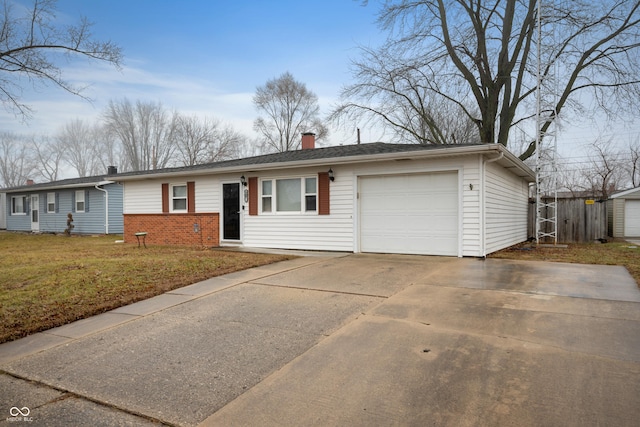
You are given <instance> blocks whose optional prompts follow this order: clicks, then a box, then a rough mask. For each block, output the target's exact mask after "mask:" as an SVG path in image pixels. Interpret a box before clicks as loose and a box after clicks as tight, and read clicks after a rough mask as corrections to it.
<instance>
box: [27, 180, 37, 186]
mask: <svg viewBox="0 0 640 427" xmlns="http://www.w3.org/2000/svg"><path fill="white" fill-rule="evenodd" d="M35 183H36V182H35V181H34V180H32V179H28V180H27V185H33V184H35Z"/></svg>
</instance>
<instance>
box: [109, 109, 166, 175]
mask: <svg viewBox="0 0 640 427" xmlns="http://www.w3.org/2000/svg"><path fill="white" fill-rule="evenodd" d="M104 121H105V125H106V129H107V130H108V132H110V134H111V135H113V136H114V137H115V138H117V139H118V140H119V142H120V144H122V149H123V153H124V158H123V160H124V164H123V165H122V170H123V171H125V170H131V171H139V170H154V169H159V168H164V167H168V166H171V165H172V164H173V163H172V162H173V161H174V158H173V152H174V149H175V146H174V144H173V140H174V138H175V132H176V127H177V121H178V114H177V113H176V112H172V113H169V112H168V111H167V110H165V109H164V107H163V106H162V104H160V103H152V102H142V101H137V102H136V103H135V105H134V104H132V103H131V102H130V101H129V100H128V99H124V100H122V101H119V102H115V101H113V100H112V101H110V102H109V105H108V107H107V109H106V111H105V113H104Z"/></svg>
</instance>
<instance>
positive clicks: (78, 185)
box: [0, 180, 115, 194]
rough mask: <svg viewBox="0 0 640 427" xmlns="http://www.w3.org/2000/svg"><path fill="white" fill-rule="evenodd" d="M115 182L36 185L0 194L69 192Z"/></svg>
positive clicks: (6, 190) (11, 189) (100, 181)
mask: <svg viewBox="0 0 640 427" xmlns="http://www.w3.org/2000/svg"><path fill="white" fill-rule="evenodd" d="M114 183H115V181H105V180H99V181H98V180H96V181H91V182H81V183H76V184H63V185H56V184H55V183H51V185H47V184H34V185H27V186H24V187H15V188H7V189H0V193H7V194H10V193H34V192H37V191H47V190H67V189H69V188H85V187H95V186H96V185H107V184H114Z"/></svg>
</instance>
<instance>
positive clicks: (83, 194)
mask: <svg viewBox="0 0 640 427" xmlns="http://www.w3.org/2000/svg"><path fill="white" fill-rule="evenodd" d="M78 194H81V195H82V200H80V198H79V197H78ZM80 202H82V209H78V203H80ZM74 208H75V211H76V212H80V213H82V212H84V211H85V210H86V208H87V201H86V200H85V193H84V190H76V200H75V206H74Z"/></svg>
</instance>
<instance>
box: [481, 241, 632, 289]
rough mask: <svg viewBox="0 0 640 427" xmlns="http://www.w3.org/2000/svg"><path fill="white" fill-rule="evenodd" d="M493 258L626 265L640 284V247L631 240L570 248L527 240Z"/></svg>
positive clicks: (586, 244)
mask: <svg viewBox="0 0 640 427" xmlns="http://www.w3.org/2000/svg"><path fill="white" fill-rule="evenodd" d="M489 258H505V259H518V260H532V261H555V262H570V263H578V264H602V265H622V266H624V267H626V268H627V270H628V271H629V273H631V276H633V278H634V279H635V281H636V283H638V284H640V247H638V246H636V245H632V244H630V243H628V242H622V241H615V242H610V243H602V244H597V243H585V244H570V245H568V247H567V248H560V247H556V248H554V247H537V246H536V245H535V244H530V243H523V244H520V245H516V246H512V247H510V248H507V249H503V250H502V251H499V252H495V253H492V254H490V255H489ZM639 286H640V285H639Z"/></svg>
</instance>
